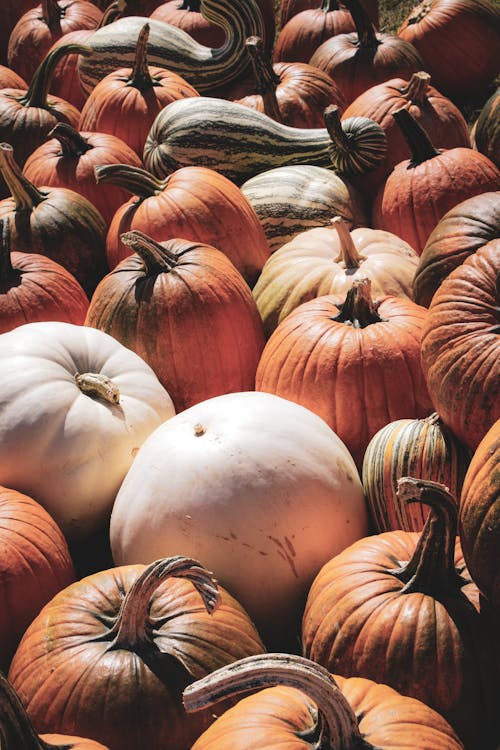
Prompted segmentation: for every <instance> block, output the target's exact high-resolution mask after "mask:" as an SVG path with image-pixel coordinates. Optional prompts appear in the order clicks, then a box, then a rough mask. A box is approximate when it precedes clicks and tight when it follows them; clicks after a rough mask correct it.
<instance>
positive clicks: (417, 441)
mask: <svg viewBox="0 0 500 750" xmlns="http://www.w3.org/2000/svg"><path fill="white" fill-rule="evenodd" d="M469 461H470V452H469V451H468V449H467V448H466V447H465V446H463V445H462V444H461V443H460V442H459V441H458V440H457V439H456V438H455V437H454V436H453V434H452V433H451V432H450V430H448V429H446V427H445V426H444V425H443V423H442V422H441V420H440V419H439V417H438V415H437V414H436V413H434V414H432V415H431V416H429V417H425V418H424V419H398V420H397V421H395V422H390V423H389V424H388V425H386V426H385V427H383V428H382V429H381V430H379V432H377V433H376V435H374V436H373V438H372V439H371V440H370V442H369V444H368V447H367V449H366V453H365V456H364V459H363V471H362V477H363V489H364V492H365V497H366V499H367V501H368V506H369V508H370V512H371V516H372V519H373V522H374V525H375V530H376V532H377V533H380V532H384V531H395V530H397V529H402V530H403V531H422V528H423V526H424V523H425V520H426V518H427V516H428V514H429V508H428V506H425V505H423V504H422V503H411V504H410V505H406V504H405V503H400V502H399V500H398V497H397V481H398V479H400V478H401V477H415V478H417V479H431V480H432V481H434V482H440V483H441V484H444V485H445V486H446V487H448V488H449V490H450V492H451V494H452V495H453V497H454V498H459V497H460V492H461V489H462V484H463V481H464V476H465V472H466V471H467V467H468V465H469Z"/></svg>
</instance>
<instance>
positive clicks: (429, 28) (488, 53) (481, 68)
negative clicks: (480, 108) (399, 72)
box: [398, 0, 500, 101]
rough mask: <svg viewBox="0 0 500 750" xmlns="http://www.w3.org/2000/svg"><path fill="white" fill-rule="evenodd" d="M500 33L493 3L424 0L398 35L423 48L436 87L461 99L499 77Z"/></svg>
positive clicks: (485, 0) (499, 14)
mask: <svg viewBox="0 0 500 750" xmlns="http://www.w3.org/2000/svg"><path fill="white" fill-rule="evenodd" d="M499 34H500V8H499V7H498V5H497V4H496V3H494V2H490V0H424V2H421V3H418V4H417V5H416V6H415V7H414V8H413V9H412V11H411V12H410V14H409V15H408V17H407V18H406V19H405V21H404V22H403V23H402V25H401V27H400V29H399V31H398V36H399V37H400V38H401V39H405V40H407V41H408V42H411V44H413V45H414V46H415V47H416V48H417V49H418V51H419V53H420V54H421V55H422V57H423V59H424V60H425V70H427V71H428V72H429V73H430V74H431V76H432V80H433V81H434V85H435V86H436V88H437V89H438V90H439V91H441V93H443V94H445V95H446V96H449V97H451V98H452V99H453V100H460V101H464V100H466V99H468V98H472V97H477V96H478V94H481V93H482V92H484V90H485V89H486V88H487V87H488V85H489V84H490V83H491V82H492V81H493V79H494V78H495V76H496V75H497V74H498V64H499V57H498V38H499Z"/></svg>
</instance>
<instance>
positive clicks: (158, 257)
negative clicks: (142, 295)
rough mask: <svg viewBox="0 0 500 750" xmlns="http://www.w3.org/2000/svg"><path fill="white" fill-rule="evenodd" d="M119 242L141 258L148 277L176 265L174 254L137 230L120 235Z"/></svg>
mask: <svg viewBox="0 0 500 750" xmlns="http://www.w3.org/2000/svg"><path fill="white" fill-rule="evenodd" d="M120 240H121V241H122V242H123V244H124V245H126V246H127V247H130V248H131V249H132V250H133V251H134V252H135V253H137V254H138V255H140V256H141V258H142V260H143V261H144V264H145V266H146V269H147V271H148V274H149V275H153V274H157V273H164V272H166V271H170V270H171V269H172V268H174V267H175V266H176V264H177V261H178V258H177V255H176V254H175V253H173V252H172V251H171V250H169V249H168V248H167V247H163V245H160V243H159V242H156V240H154V239H152V237H148V235H147V234H144V232H140V231H139V230H138V229H132V230H131V231H130V232H125V233H124V234H122V235H120Z"/></svg>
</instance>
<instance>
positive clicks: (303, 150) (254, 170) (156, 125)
mask: <svg viewBox="0 0 500 750" xmlns="http://www.w3.org/2000/svg"><path fill="white" fill-rule="evenodd" d="M360 119H361V120H363V121H364V122H363V123H362V125H363V127H362V128H361V129H360V130H359V131H358V132H356V130H355V128H356V127H357V125H356V121H358V120H360ZM366 123H369V126H367V125H366ZM341 127H342V131H343V132H344V133H345V134H346V135H347V137H348V138H349V141H350V148H351V149H352V157H351V160H350V161H351V164H350V167H351V170H352V173H355V174H357V173H358V172H359V166H360V165H361V164H366V163H367V162H369V161H370V160H372V161H373V164H372V166H376V164H377V163H378V161H379V160H380V159H381V158H383V156H382V154H385V150H386V138H385V133H384V131H383V130H382V128H381V127H380V126H379V125H377V124H376V123H374V122H372V121H371V120H367V118H350V119H346V120H343V121H342V123H341ZM377 134H378V136H379V140H378V141H377V137H376V136H377ZM374 142H377V143H378V148H374V146H373V144H374ZM368 150H369V151H370V153H369V154H368ZM337 158H339V154H338V151H337V149H336V146H335V144H334V143H333V142H332V140H331V138H330V135H329V133H328V130H327V129H326V128H292V127H289V126H288V125H282V124H281V123H279V122H276V121H275V120H272V119H271V118H270V117H268V116H267V115H265V114H262V113H261V112H257V111H255V110H252V109H250V108H249V107H245V106H243V105H242V104H237V103H236V102H229V101H226V100H223V99H216V98H214V97H208V96H201V97H192V98H189V99H179V100H177V101H175V102H172V103H171V104H169V105H168V106H166V107H165V108H164V109H162V111H161V112H159V114H158V115H157V117H156V119H155V121H154V122H153V125H152V126H151V130H150V131H149V135H148V137H147V139H146V145H145V147H144V163H145V165H146V168H147V169H148V170H149V171H150V172H153V174H155V175H156V176H157V177H166V176H167V175H169V174H171V173H172V172H174V171H175V170H176V169H179V168H180V167H188V166H203V167H208V168H209V169H214V170H215V171H217V172H221V173H222V174H223V175H225V176H226V177H228V178H229V179H230V180H232V181H233V182H235V183H236V184H237V185H241V184H242V183H243V182H245V181H246V180H248V179H250V177H254V176H255V175H257V174H259V173H260V172H264V171H266V170H267V169H273V168H275V167H284V166H290V165H295V164H311V165H313V166H318V167H325V168H329V169H332V168H333V164H332V159H337ZM341 160H342V161H343V163H347V162H348V161H349V158H348V157H347V155H346V153H344V154H342V159H341ZM345 176H346V177H348V171H347V170H346V172H345Z"/></svg>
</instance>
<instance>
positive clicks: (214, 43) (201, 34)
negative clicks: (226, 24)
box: [149, 0, 225, 47]
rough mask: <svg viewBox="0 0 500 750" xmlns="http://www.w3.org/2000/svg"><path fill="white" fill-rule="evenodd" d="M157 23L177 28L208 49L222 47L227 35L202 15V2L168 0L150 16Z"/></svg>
mask: <svg viewBox="0 0 500 750" xmlns="http://www.w3.org/2000/svg"><path fill="white" fill-rule="evenodd" d="M149 17H150V18H152V19H153V20H155V21H163V23H169V24H171V25H172V26H177V27H178V28H179V29H182V30H183V31H185V32H186V33H187V34H189V36H191V37H193V39H195V40H196V41H197V42H198V43H199V44H203V45H204V46H206V47H222V45H223V44H224V39H225V34H224V30H223V29H221V27H220V26H217V25H216V24H214V23H212V22H211V21H210V20H208V19H207V18H205V17H204V16H203V15H202V13H201V2H200V0H167V2H161V5H158V7H157V8H156V9H155V10H154V11H153V12H152V13H150V15H149Z"/></svg>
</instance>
